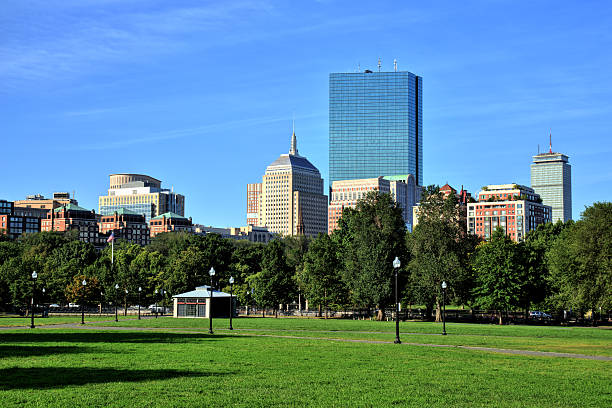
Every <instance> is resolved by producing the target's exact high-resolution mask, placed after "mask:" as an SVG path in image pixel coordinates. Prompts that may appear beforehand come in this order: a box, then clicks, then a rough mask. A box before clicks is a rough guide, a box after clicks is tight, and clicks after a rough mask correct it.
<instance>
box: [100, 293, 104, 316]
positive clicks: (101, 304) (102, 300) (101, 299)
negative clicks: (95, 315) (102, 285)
mask: <svg viewBox="0 0 612 408" xmlns="http://www.w3.org/2000/svg"><path fill="white" fill-rule="evenodd" d="M103 307H104V292H102V291H100V316H102V308H103Z"/></svg>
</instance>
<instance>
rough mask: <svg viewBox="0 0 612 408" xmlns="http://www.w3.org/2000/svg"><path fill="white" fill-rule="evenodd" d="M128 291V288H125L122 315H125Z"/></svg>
mask: <svg viewBox="0 0 612 408" xmlns="http://www.w3.org/2000/svg"><path fill="white" fill-rule="evenodd" d="M128 293H129V292H128V290H127V289H126V290H125V305H124V306H125V308H124V309H123V315H124V316H127V296H128Z"/></svg>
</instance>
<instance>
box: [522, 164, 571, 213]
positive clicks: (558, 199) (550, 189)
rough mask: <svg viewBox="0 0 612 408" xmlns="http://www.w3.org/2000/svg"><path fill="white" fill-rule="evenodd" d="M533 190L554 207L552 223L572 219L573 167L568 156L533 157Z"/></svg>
mask: <svg viewBox="0 0 612 408" xmlns="http://www.w3.org/2000/svg"><path fill="white" fill-rule="evenodd" d="M531 188H533V189H534V191H535V192H536V193H538V194H539V195H540V197H542V202H543V203H544V204H545V205H550V206H551V207H552V221H553V222H557V221H559V220H561V221H563V222H567V221H569V220H571V219H572V166H570V164H569V163H568V158H567V156H566V155H564V154H561V153H553V152H550V153H542V154H538V155H537V156H533V164H532V165H531Z"/></svg>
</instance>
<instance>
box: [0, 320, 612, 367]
mask: <svg viewBox="0 0 612 408" xmlns="http://www.w3.org/2000/svg"><path fill="white" fill-rule="evenodd" d="M88 323H97V322H88ZM99 323H105V321H100V322H99ZM23 328H24V327H2V328H0V330H1V329H23ZM39 328H40V329H61V328H65V329H81V330H108V331H160V330H162V331H171V332H174V333H185V334H204V335H208V333H207V332H205V331H204V330H187V329H183V328H176V327H130V326H91V325H89V326H88V325H81V324H78V323H77V324H75V323H63V324H54V325H46V326H40V327H39ZM258 330H265V329H234V330H233V331H230V330H228V329H217V331H222V332H224V334H225V333H226V334H232V335H235V336H257V337H272V338H280V339H298V340H327V341H339V342H346V343H366V344H393V341H388V340H363V339H342V338H331V337H310V336H290V335H281V334H256V333H252V332H253V331H258ZM329 332H336V333H337V332H339V331H329ZM349 333H374V334H378V333H382V332H349ZM392 334H393V333H390V335H392ZM402 334H407V335H410V334H411V333H402ZM412 334H419V335H420V334H423V333H412ZM429 334H431V333H429ZM435 335H439V334H435ZM401 344H402V345H404V346H417V347H436V348H455V349H464V350H474V351H485V352H491V353H503V354H518V355H523V356H535V357H562V358H579V359H585V360H599V361H612V357H608V356H593V355H587V354H575V353H558V352H552V351H532V350H516V349H503V348H496V347H478V346H461V345H454V344H427V343H409V342H408V343H401Z"/></svg>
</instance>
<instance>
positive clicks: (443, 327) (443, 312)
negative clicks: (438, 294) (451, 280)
mask: <svg viewBox="0 0 612 408" xmlns="http://www.w3.org/2000/svg"><path fill="white" fill-rule="evenodd" d="M442 335H443V336H446V281H442Z"/></svg>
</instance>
